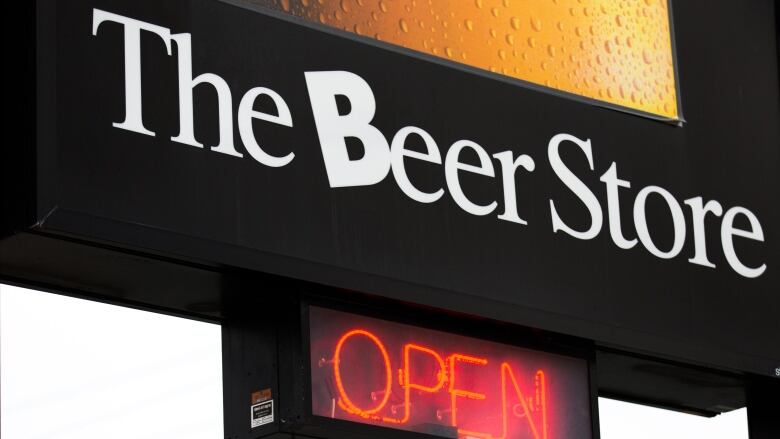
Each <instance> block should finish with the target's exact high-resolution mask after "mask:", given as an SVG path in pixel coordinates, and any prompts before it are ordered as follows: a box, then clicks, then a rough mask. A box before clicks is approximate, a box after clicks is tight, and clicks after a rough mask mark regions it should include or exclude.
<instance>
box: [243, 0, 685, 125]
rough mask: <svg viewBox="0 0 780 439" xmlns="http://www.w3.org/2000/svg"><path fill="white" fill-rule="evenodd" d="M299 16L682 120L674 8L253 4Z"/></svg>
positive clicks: (529, 2)
mask: <svg viewBox="0 0 780 439" xmlns="http://www.w3.org/2000/svg"><path fill="white" fill-rule="evenodd" d="M251 2H252V3H255V4H259V5H263V6H266V7H270V8H273V9H276V10H280V11H284V12H286V13H289V14H291V15H294V16H296V17H300V18H303V19H306V20H308V21H311V22H317V23H320V24H323V25H326V26H330V27H335V28H338V29H342V30H345V31H348V32H351V33H354V34H358V35H362V36H365V37H369V38H374V39H377V40H381V41H385V42H388V43H392V44H395V45H398V46H402V47H405V48H409V49H413V50H416V51H419V52H424V53H427V54H430V55H433V56H436V57H440V58H444V59H447V60H451V61H454V62H458V63H461V64H465V65H469V66H472V67H477V68H480V69H484V70H489V71H491V72H494V73H498V74H502V75H506V76H509V77H513V78H517V79H521V80H524V81H528V82H532V83H535V84H538V85H542V86H546V87H550V88H553V89H556V90H561V91H565V92H569V93H573V94H577V95H580V96H585V97H589V98H593V99H596V100H599V101H603V102H608V103H612V104H615V105H619V106H622V107H627V108H630V109H633V110H638V111H642V112H647V113H651V114H653V115H656V116H659V117H661V118H665V119H673V120H675V119H678V115H679V111H678V108H677V93H676V87H675V73H674V62H673V54H672V41H671V32H670V24H669V10H668V7H669V6H668V0H251Z"/></svg>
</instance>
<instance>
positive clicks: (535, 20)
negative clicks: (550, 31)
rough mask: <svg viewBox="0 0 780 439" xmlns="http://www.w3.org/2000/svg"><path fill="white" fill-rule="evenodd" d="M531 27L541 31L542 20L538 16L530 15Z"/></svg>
mask: <svg viewBox="0 0 780 439" xmlns="http://www.w3.org/2000/svg"><path fill="white" fill-rule="evenodd" d="M531 29H533V30H535V31H537V32H541V31H542V20H540V19H539V18H538V17H531Z"/></svg>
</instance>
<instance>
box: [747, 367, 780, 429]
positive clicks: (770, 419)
mask: <svg viewBox="0 0 780 439" xmlns="http://www.w3.org/2000/svg"><path fill="white" fill-rule="evenodd" d="M747 416H748V429H749V431H750V439H778V438H780V379H774V378H764V377H754V378H752V379H751V381H750V384H749V385H748V392H747Z"/></svg>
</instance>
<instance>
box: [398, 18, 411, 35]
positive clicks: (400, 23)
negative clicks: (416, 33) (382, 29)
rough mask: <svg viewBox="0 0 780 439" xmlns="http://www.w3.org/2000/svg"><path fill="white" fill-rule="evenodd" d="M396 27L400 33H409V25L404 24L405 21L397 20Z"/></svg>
mask: <svg viewBox="0 0 780 439" xmlns="http://www.w3.org/2000/svg"><path fill="white" fill-rule="evenodd" d="M398 26H399V27H400V28H401V30H402V31H404V32H409V25H408V24H406V20H404V19H403V18H402V19H400V20H398Z"/></svg>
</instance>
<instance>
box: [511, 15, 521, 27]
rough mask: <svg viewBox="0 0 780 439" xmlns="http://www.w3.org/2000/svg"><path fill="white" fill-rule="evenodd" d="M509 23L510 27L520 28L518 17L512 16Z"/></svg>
mask: <svg viewBox="0 0 780 439" xmlns="http://www.w3.org/2000/svg"><path fill="white" fill-rule="evenodd" d="M509 24H510V25H511V26H512V29H514V30H520V19H519V18H517V17H512V18H511V19H510V20H509Z"/></svg>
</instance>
